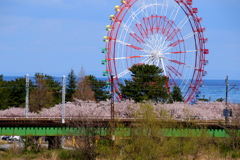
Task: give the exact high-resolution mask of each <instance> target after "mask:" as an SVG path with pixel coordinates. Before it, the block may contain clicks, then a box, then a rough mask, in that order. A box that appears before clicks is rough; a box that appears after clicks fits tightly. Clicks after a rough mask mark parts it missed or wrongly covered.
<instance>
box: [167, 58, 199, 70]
mask: <svg viewBox="0 0 240 160" xmlns="http://www.w3.org/2000/svg"><path fill="white" fill-rule="evenodd" d="M163 58H164V59H166V60H168V61H170V62H173V63H176V64H179V65H183V66H186V67H188V68H191V69H194V70H195V69H196V68H195V67H193V66H191V65H187V64H186V63H183V62H180V61H177V60H175V59H170V58H167V57H163Z"/></svg>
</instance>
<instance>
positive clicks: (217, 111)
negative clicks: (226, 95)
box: [0, 99, 240, 120]
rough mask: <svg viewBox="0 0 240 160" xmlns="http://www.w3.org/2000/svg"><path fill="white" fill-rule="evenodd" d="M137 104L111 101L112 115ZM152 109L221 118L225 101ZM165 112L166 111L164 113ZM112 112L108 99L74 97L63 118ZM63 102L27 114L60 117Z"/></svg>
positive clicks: (17, 113)
mask: <svg viewBox="0 0 240 160" xmlns="http://www.w3.org/2000/svg"><path fill="white" fill-rule="evenodd" d="M139 106H140V104H139V103H134V102H133V101H123V102H114V114H115V118H133V117H134V113H135V112H136V111H137V110H138V109H139V108H140V107H139ZM152 106H153V108H154V111H155V112H156V113H157V115H158V116H159V118H165V117H166V116H167V117H168V118H173V119H201V120H221V119H224V116H223V109H225V107H226V105H225V103H224V102H209V103H206V102H198V103H197V104H194V105H191V104H188V103H183V102H182V103H180V102H175V103H172V104H161V103H157V104H152ZM228 107H229V108H231V109H232V110H233V114H234V113H237V112H238V113H240V112H239V110H240V104H233V103H229V104H228ZM163 113H165V114H163ZM110 115H111V101H103V102H100V103H95V102H93V101H82V100H77V99H76V100H75V102H67V103H66V104H65V117H66V118H73V117H85V118H101V119H109V118H110ZM25 116H26V115H25V108H16V107H12V108H9V109H6V110H0V118H10V117H25ZM61 116H62V104H58V105H55V106H54V107H51V108H49V109H47V108H44V109H42V110H41V111H39V113H34V112H28V117H39V118H40V117H61Z"/></svg>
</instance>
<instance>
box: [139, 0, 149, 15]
mask: <svg viewBox="0 0 240 160" xmlns="http://www.w3.org/2000/svg"><path fill="white" fill-rule="evenodd" d="M139 4H140V5H141V6H142V7H143V11H142V14H143V16H145V17H148V12H147V7H146V4H145V0H139Z"/></svg>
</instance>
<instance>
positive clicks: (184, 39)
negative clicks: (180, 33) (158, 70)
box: [163, 32, 197, 52]
mask: <svg viewBox="0 0 240 160" xmlns="http://www.w3.org/2000/svg"><path fill="white" fill-rule="evenodd" d="M195 34H197V32H191V33H189V34H187V35H186V36H184V37H183V39H179V40H177V41H175V42H173V43H171V44H167V45H166V46H165V48H164V49H163V50H164V52H166V51H168V50H169V49H171V48H173V47H175V46H177V45H179V44H181V43H182V42H184V41H186V40H187V39H189V38H191V37H193V36H194V35H195Z"/></svg>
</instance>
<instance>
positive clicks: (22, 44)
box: [0, 0, 240, 79]
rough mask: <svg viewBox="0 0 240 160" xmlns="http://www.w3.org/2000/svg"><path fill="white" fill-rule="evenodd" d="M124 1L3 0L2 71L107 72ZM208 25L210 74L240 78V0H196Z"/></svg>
mask: <svg viewBox="0 0 240 160" xmlns="http://www.w3.org/2000/svg"><path fill="white" fill-rule="evenodd" d="M117 4H120V0H0V59H1V63H0V74H3V75H4V76H24V75H25V74H29V75H30V76H33V75H34V73H36V72H41V73H45V74H50V75H52V76H56V77H57V76H62V75H67V74H68V73H69V71H70V69H71V68H73V69H74V70H75V72H76V74H78V72H79V71H80V69H81V67H84V69H85V71H86V74H93V75H95V76H96V77H102V71H103V70H104V69H105V67H104V66H102V65H101V60H102V59H104V55H103V54H102V53H101V48H102V47H104V43H103V41H102V37H103V36H105V35H106V34H107V32H106V31H105V26H106V25H107V24H110V20H109V15H111V14H114V13H115V11H114V6H115V5H117ZM193 7H197V8H198V9H199V13H198V16H199V17H203V22H202V26H203V27H206V32H205V37H207V38H208V39H209V42H208V43H207V44H206V47H207V48H208V49H209V50H210V54H209V55H207V58H206V59H208V60H209V65H208V66H206V70H207V71H208V75H207V76H206V77H204V79H225V77H226V76H227V75H228V76H229V79H240V53H239V51H240V18H239V15H240V0H228V1H226V0H193Z"/></svg>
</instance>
